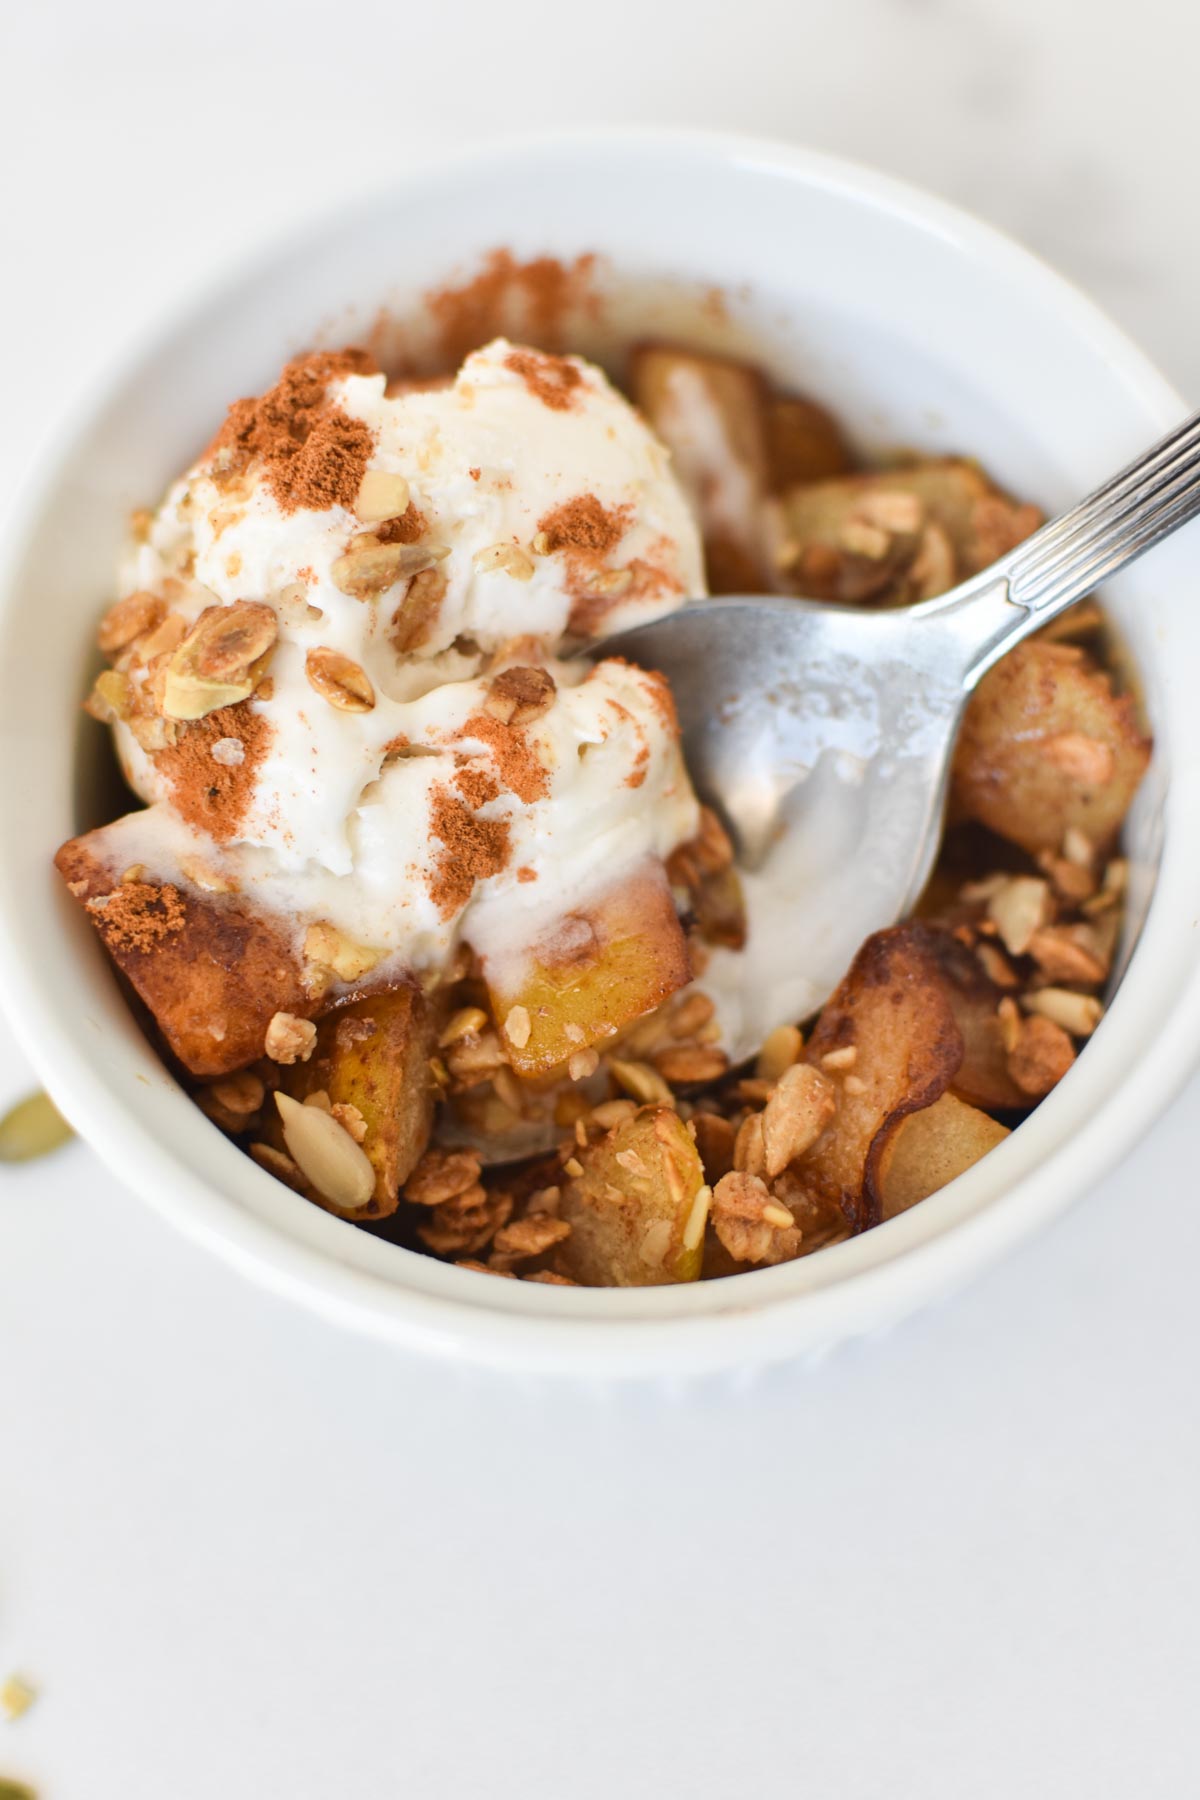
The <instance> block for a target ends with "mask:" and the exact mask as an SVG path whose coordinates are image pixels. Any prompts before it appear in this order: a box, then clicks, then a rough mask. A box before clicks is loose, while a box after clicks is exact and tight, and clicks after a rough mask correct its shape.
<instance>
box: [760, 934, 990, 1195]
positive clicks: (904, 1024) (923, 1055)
mask: <svg viewBox="0 0 1200 1800" xmlns="http://www.w3.org/2000/svg"><path fill="white" fill-rule="evenodd" d="M932 939H933V934H932V933H931V932H930V931H929V930H928V928H927V927H925V926H922V925H896V926H893V927H891V928H890V929H889V930H887V931H879V932H876V933H875V935H874V936H873V937H869V938H868V939H867V941H866V943H865V944H864V945H863V947H862V949H861V950H860V951H859V953H858V955H857V956H856V957H855V959H854V961H853V963H852V964H851V967H850V970H849V973H848V974H847V975H846V977H845V979H844V981H843V982H842V983H841V985H840V987H838V988H837V989H836V991H835V992H834V993H833V994H832V995H831V997H830V999H829V1000H828V1001H827V1002H826V1005H825V1007H824V1009H823V1011H822V1013H821V1016H820V1019H819V1020H818V1022H817V1026H816V1029H815V1030H814V1032H813V1035H812V1037H811V1039H810V1041H809V1043H808V1045H807V1047H806V1050H805V1059H806V1061H808V1062H810V1063H812V1064H815V1066H816V1067H817V1068H819V1069H821V1070H822V1071H823V1072H824V1073H825V1074H827V1075H830V1076H832V1077H833V1079H834V1081H835V1083H836V1085H837V1090H838V1092H837V1112H836V1115H835V1118H834V1120H833V1123H832V1125H831V1127H830V1128H829V1130H828V1131H827V1132H826V1133H825V1135H824V1136H823V1137H822V1138H821V1139H820V1140H819V1141H818V1143H817V1144H816V1146H815V1148H814V1149H813V1150H812V1151H810V1152H809V1154H808V1155H806V1156H804V1157H802V1158H801V1159H800V1160H799V1161H798V1162H796V1163H794V1164H793V1165H792V1167H791V1169H790V1171H789V1176H790V1182H789V1185H788V1188H787V1191H786V1196H785V1197H786V1204H788V1205H789V1206H790V1207H791V1208H792V1211H793V1212H794V1213H795V1214H796V1216H797V1222H798V1223H799V1224H800V1226H801V1229H802V1230H803V1229H804V1225H805V1222H806V1217H808V1216H812V1217H815V1218H821V1217H824V1216H827V1215H828V1214H830V1213H831V1212H832V1213H840V1214H841V1215H842V1217H843V1218H844V1219H845V1221H846V1223H847V1225H849V1226H850V1227H851V1229H853V1230H858V1231H861V1230H864V1229H866V1228H867V1227H868V1226H871V1225H875V1224H878V1222H879V1217H880V1197H879V1192H878V1168H879V1159H880V1157H881V1156H882V1155H883V1151H884V1149H885V1147H886V1145H887V1143H888V1141H889V1138H890V1137H891V1136H892V1134H893V1133H894V1132H895V1131H896V1130H897V1128H898V1127H899V1125H900V1123H901V1121H902V1120H904V1119H906V1118H908V1116H909V1115H910V1114H911V1113H918V1112H920V1111H922V1110H923V1109H924V1108H925V1107H927V1106H932V1105H933V1103H934V1101H936V1100H940V1099H941V1097H942V1095H943V1094H944V1093H945V1092H946V1090H947V1088H948V1087H949V1086H950V1084H951V1082H952V1081H953V1080H954V1076H955V1074H956V1073H957V1070H958V1067H959V1064H960V1063H961V1061H962V1056H963V1040H962V1035H961V1033H960V1031H959V1028H958V1025H957V1023H956V1021H955V1017H954V1010H953V1008H952V1006H951V1004H950V1000H949V997H948V995H947V992H946V986H945V982H944V980H943V976H942V973H941V970H940V969H939V966H938V962H937V958H936V955H935V953H934V946H933V942H932ZM777 1191H780V1190H779V1189H778V1188H777Z"/></svg>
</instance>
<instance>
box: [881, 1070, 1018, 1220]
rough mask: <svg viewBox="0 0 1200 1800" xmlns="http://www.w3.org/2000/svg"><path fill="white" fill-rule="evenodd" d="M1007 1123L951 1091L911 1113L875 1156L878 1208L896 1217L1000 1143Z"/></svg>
mask: <svg viewBox="0 0 1200 1800" xmlns="http://www.w3.org/2000/svg"><path fill="white" fill-rule="evenodd" d="M1008 1135H1009V1133H1008V1128H1007V1126H1005V1125H1001V1124H1000V1123H999V1122H998V1121H997V1120H995V1119H992V1118H989V1117H988V1115H987V1113H985V1112H980V1111H979V1109H978V1108H977V1107H974V1106H968V1105H967V1104H966V1102H965V1101H963V1100H959V1099H957V1098H956V1097H955V1095H953V1094H943V1095H942V1097H941V1099H940V1100H935V1101H934V1103H933V1105H932V1106H927V1107H926V1108H925V1109H924V1110H923V1111H922V1112H916V1113H913V1114H912V1115H911V1116H910V1117H909V1118H907V1119H904V1120H902V1121H901V1123H900V1125H899V1127H898V1128H897V1129H896V1130H895V1131H894V1132H892V1133H891V1135H890V1136H889V1138H888V1140H887V1142H886V1143H885V1145H884V1147H883V1149H882V1151H881V1153H880V1156H879V1160H878V1164H877V1167H876V1172H875V1185H876V1190H877V1192H878V1194H879V1204H880V1212H881V1214H882V1216H883V1218H885V1219H894V1218H895V1217H896V1214H897V1213H902V1212H906V1211H907V1210H908V1208H909V1207H910V1206H915V1205H916V1204H917V1202H918V1200H926V1199H928V1197H929V1195H930V1194H935V1193H936V1192H937V1190H938V1189H939V1188H943V1187H945V1186H946V1184H947V1182H950V1181H953V1180H954V1178H955V1176H956V1175H962V1174H963V1173H964V1172H965V1171H966V1170H967V1169H969V1168H971V1167H972V1166H973V1165H974V1164H975V1163H977V1162H978V1161H979V1159H980V1157H981V1156H986V1155H987V1153H988V1151H989V1150H994V1149H995V1148H996V1145H997V1144H999V1143H1002V1142H1003V1141H1004V1139H1005V1138H1006V1137H1007V1136H1008Z"/></svg>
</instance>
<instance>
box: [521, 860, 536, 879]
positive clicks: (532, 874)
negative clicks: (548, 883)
mask: <svg viewBox="0 0 1200 1800" xmlns="http://www.w3.org/2000/svg"><path fill="white" fill-rule="evenodd" d="M517 880H518V881H536V880H537V870H536V869H531V868H530V866H529V864H528V863H522V864H521V867H520V868H519V869H518V870H517Z"/></svg>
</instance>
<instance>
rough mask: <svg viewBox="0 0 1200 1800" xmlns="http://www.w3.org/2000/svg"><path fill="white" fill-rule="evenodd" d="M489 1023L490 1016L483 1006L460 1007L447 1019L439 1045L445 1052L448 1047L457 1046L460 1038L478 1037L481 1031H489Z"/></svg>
mask: <svg viewBox="0 0 1200 1800" xmlns="http://www.w3.org/2000/svg"><path fill="white" fill-rule="evenodd" d="M487 1023H488V1016H487V1014H486V1013H485V1012H484V1010H483V1008H482V1007H481V1006H460V1007H459V1009H458V1011H457V1012H455V1013H451V1015H450V1017H449V1018H448V1019H447V1021H446V1024H445V1026H444V1028H443V1030H442V1034H441V1036H440V1037H439V1038H438V1044H439V1046H440V1048H441V1049H443V1050H444V1049H446V1048H447V1046H448V1045H450V1044H456V1043H457V1042H458V1040H459V1038H464V1037H478V1035H479V1033H480V1032H481V1031H486V1030H487Z"/></svg>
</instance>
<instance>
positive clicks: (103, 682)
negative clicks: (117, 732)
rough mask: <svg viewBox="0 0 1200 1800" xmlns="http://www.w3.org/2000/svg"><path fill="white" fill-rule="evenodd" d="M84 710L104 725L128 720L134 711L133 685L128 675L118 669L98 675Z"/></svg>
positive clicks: (85, 702) (106, 670)
mask: <svg viewBox="0 0 1200 1800" xmlns="http://www.w3.org/2000/svg"><path fill="white" fill-rule="evenodd" d="M83 710H84V712H86V713H90V714H91V716H92V718H93V719H99V721H100V723H101V724H102V725H112V724H114V723H115V722H116V721H117V720H118V719H128V718H129V715H130V713H131V712H132V710H133V684H132V683H131V681H130V679H129V677H128V675H122V674H121V673H120V672H119V671H118V670H117V669H105V671H104V673H103V674H102V675H97V677H96V685H95V686H94V687H93V689H92V691H91V693H90V694H89V695H88V697H87V699H86V700H85V701H84V703H83Z"/></svg>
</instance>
